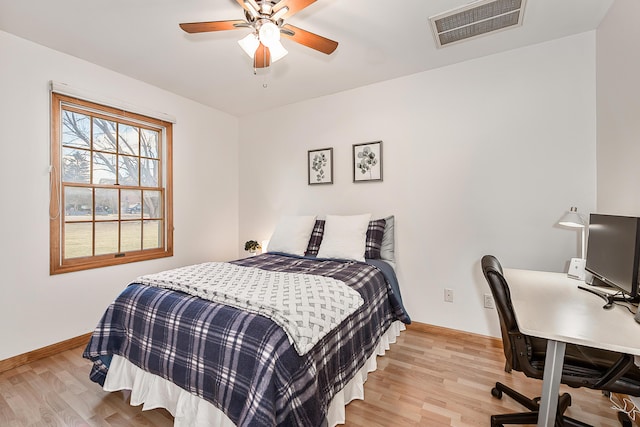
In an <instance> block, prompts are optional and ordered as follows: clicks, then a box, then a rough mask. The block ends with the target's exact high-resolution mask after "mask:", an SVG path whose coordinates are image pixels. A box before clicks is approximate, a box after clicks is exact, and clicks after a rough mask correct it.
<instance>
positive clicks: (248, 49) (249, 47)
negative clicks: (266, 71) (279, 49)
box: [238, 33, 260, 59]
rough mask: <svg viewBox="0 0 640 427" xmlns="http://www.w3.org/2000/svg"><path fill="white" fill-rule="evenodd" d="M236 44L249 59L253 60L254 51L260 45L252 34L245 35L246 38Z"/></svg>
mask: <svg viewBox="0 0 640 427" xmlns="http://www.w3.org/2000/svg"><path fill="white" fill-rule="evenodd" d="M238 44H239V45H240V47H241V48H242V50H244V52H245V53H246V54H247V55H248V56H249V58H251V59H253V57H254V55H255V54H256V49H257V48H258V45H259V44H260V41H259V40H258V37H256V35H255V34H254V33H251V34H247V36H246V37H243V38H242V39H240V40H238Z"/></svg>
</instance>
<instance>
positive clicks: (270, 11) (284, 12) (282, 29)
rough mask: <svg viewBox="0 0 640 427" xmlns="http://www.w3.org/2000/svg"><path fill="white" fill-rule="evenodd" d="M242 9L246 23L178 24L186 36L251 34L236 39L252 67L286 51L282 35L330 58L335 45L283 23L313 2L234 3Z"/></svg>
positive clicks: (253, 0) (252, 0)
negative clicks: (231, 32) (230, 32)
mask: <svg viewBox="0 0 640 427" xmlns="http://www.w3.org/2000/svg"><path fill="white" fill-rule="evenodd" d="M236 1H237V2H238V3H239V4H240V6H242V8H243V9H244V16H245V18H246V19H245V20H230V21H210V22H191V23H183V24H180V28H182V29H183V30H184V31H186V32H187V33H191V34H193V33H206V32H211V31H226V30H237V29H241V28H250V29H252V30H253V31H252V32H251V34H249V35H248V36H246V37H244V38H243V39H242V40H239V41H238V43H239V44H240V46H241V47H242V49H243V50H244V51H245V52H246V53H247V55H249V57H251V58H252V59H253V67H254V68H266V67H268V66H269V65H271V63H272V62H275V61H277V60H278V59H280V58H282V57H284V56H285V55H286V54H287V53H288V52H287V50H286V49H285V48H284V46H282V43H281V42H280V36H284V37H286V38H288V39H290V40H293V41H294V42H296V43H300V44H301V45H304V46H307V47H310V48H311V49H315V50H317V51H319V52H322V53H325V54H327V55H330V54H331V53H333V51H334V50H336V48H337V47H338V42H335V41H333V40H330V39H328V38H326V37H322V36H319V35H317V34H314V33H311V32H309V31H305V30H303V29H301V28H298V27H294V26H293V25H290V24H285V23H284V20H285V19H286V18H289V17H290V16H293V15H294V14H296V13H298V12H299V11H301V10H302V9H304V8H305V7H307V6H309V5H310V4H311V3H314V2H315V1H316V0H275V1H274V0H236Z"/></svg>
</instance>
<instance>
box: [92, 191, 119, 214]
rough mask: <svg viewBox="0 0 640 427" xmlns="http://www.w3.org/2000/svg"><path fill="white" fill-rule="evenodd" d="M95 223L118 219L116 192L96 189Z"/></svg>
mask: <svg viewBox="0 0 640 427" xmlns="http://www.w3.org/2000/svg"><path fill="white" fill-rule="evenodd" d="M95 211H96V221H113V220H117V219H118V190H115V189H114V190H111V189H106V188H96V207H95Z"/></svg>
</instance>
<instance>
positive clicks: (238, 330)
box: [83, 217, 410, 426]
mask: <svg viewBox="0 0 640 427" xmlns="http://www.w3.org/2000/svg"><path fill="white" fill-rule="evenodd" d="M329 219H330V218H329V217H327V223H326V227H325V230H320V231H318V230H319V228H321V227H320V226H324V225H325V224H321V223H320V221H319V220H316V219H315V217H313V223H311V226H309V221H310V219H309V218H307V219H306V225H305V227H304V228H305V230H306V232H305V233H302V235H301V236H299V239H298V240H300V242H304V249H303V253H302V254H300V253H299V252H300V251H299V250H298V253H291V252H296V251H292V250H287V251H286V252H279V251H276V250H274V249H272V247H271V244H270V245H269V248H270V251H269V253H266V254H262V255H257V256H253V257H249V258H245V259H241V260H236V261H232V262H229V263H203V264H198V265H196V266H188V267H184V268H181V269H176V270H170V271H169V272H161V273H158V274H154V275H147V276H142V277H141V278H138V279H136V280H134V281H133V282H132V283H131V284H129V286H127V287H126V288H125V289H124V290H123V292H122V293H121V294H120V295H119V296H118V297H117V298H116V300H115V301H114V302H113V303H112V304H111V305H110V306H109V307H108V308H107V310H106V312H105V313H104V315H103V317H102V319H101V321H100V322H99V324H98V326H97V327H96V329H95V331H94V333H93V335H92V337H91V340H90V342H89V344H88V345H87V347H86V349H85V352H84V355H83V356H84V357H85V358H88V359H90V360H91V361H92V362H93V365H92V368H91V373H90V378H91V380H93V381H94V382H96V383H98V384H100V385H102V386H103V387H104V388H105V390H108V391H113V390H120V389H130V390H132V394H131V403H132V404H134V405H135V404H140V403H144V405H145V406H144V409H151V408H154V407H164V408H166V409H168V410H169V411H170V412H171V413H172V414H173V415H174V420H175V421H174V423H175V425H185V426H186V425H190V426H193V425H219V426H225V425H237V426H248V425H251V426H276V425H277V426H301V425H304V426H324V425H329V426H333V425H335V424H337V423H340V422H344V405H345V404H346V403H348V402H349V401H350V400H352V399H353V398H362V384H363V382H364V380H365V379H366V373H367V372H368V371H371V370H374V369H375V357H376V355H377V354H381V353H383V352H384V350H385V349H386V348H388V344H389V343H390V342H393V340H394V338H395V336H396V335H397V334H399V332H400V330H402V329H403V324H408V323H410V318H409V316H408V314H407V313H406V310H405V309H404V307H403V305H402V298H401V296H400V289H399V287H398V283H397V278H396V276H395V273H394V269H393V267H392V265H391V263H389V262H388V260H387V261H385V260H384V259H381V258H380V257H378V258H368V259H362V260H357V261H356V260H354V259H349V258H341V257H333V256H326V254H327V253H328V252H327V251H323V250H322V248H321V247H322V245H323V244H322V243H321V242H320V241H321V239H322V238H323V237H324V238H325V239H327V235H331V233H325V231H327V232H328V231H330V227H329V225H330V224H333V222H330V221H329ZM377 221H378V222H377V224H376V223H374V221H367V225H368V227H367V228H366V230H367V236H368V239H367V244H371V245H374V246H375V245H376V243H375V242H373V243H371V236H370V235H371V234H374V233H373V232H371V230H372V227H373V228H376V227H378V228H380V227H381V228H382V230H383V231H384V230H386V231H389V228H388V227H386V226H385V223H384V222H380V221H385V220H377ZM372 223H373V224H372ZM381 224H382V225H381ZM307 229H309V230H307ZM338 230H340V228H339V227H336V228H333V231H334V232H337V231H338ZM276 231H277V229H276ZM314 233H315V238H314ZM275 234H276V233H275V232H274V236H272V239H273V238H274V237H276V236H275ZM380 234H381V235H380V236H379V237H378V238H377V241H378V242H379V243H378V244H377V245H378V249H379V248H380V245H381V241H382V233H380ZM305 239H306V240H305ZM276 240H277V239H276ZM290 240H291V236H290V235H289V236H287V241H290ZM329 240H331V239H327V240H326V241H325V243H327V242H328V241H329ZM276 243H277V242H276ZM298 246H300V244H299V245H298ZM274 248H278V245H277V244H276V245H275V246H274ZM325 248H329V246H327V245H325ZM329 249H330V248H329ZM329 252H331V251H329ZM374 252H375V248H374ZM365 254H369V255H371V251H366V252H365ZM374 255H375V254H374ZM212 272H214V273H212ZM212 274H215V275H216V277H222V276H220V274H224V275H225V276H224V277H230V279H228V280H229V283H228V285H229V289H234V290H235V289H237V288H239V289H241V290H242V291H238V292H240V293H243V292H244V289H245V287H247V288H250V291H248V292H258V293H257V294H252V295H253V297H252V298H248V299H247V300H246V301H245V300H243V299H242V298H239V297H238V296H237V295H236V294H233V295H231V297H229V295H227V294H225V296H224V297H225V298H227V299H224V300H223V302H220V300H219V299H218V298H220V296H219V295H215V296H214V297H212V296H211V295H208V294H206V293H207V292H209V291H208V289H210V288H209V287H208V283H205V285H207V286H204V285H203V286H202V287H198V286H196V284H197V283H201V282H203V281H204V282H208V281H210V277H211V275H212ZM174 278H178V279H176V280H174ZM186 278H188V279H186ZM226 280H227V279H225V281H226ZM216 281H217V282H220V280H218V279H216ZM176 282H185V283H182V284H176ZM290 282H291V283H290ZM293 282H295V283H293ZM283 283H284V284H283ZM272 285H273V286H274V287H275V290H273V295H272V296H271V297H270V296H265V295H263V293H264V292H265V291H264V289H265V288H270V287H271V286H272ZM330 286H337V287H336V288H335V289H333V288H331V287H330ZM283 287H284V288H283ZM305 287H306V288H308V289H311V290H312V291H313V292H315V293H314V294H313V296H312V297H309V296H305V295H306V294H305V293H304V292H300V291H299V289H304V288H305ZM203 289H205V291H203ZM283 289H290V290H291V291H290V292H289V291H283ZM318 289H323V291H322V292H325V293H326V295H325V296H324V297H323V298H324V299H322V300H319V299H318V298H320V297H319V296H318V295H317V294H316V293H318V292H320V291H318ZM326 289H332V290H331V291H330V292H329V291H327V290H326ZM203 292H204V294H203ZM216 292H217V291H216ZM234 292H236V291H234ZM283 292H284V293H283ZM287 292H289V293H287ZM221 293H222V292H221ZM205 294H206V295H205ZM293 294H295V298H298V299H295V298H294V297H292V296H291V295H293ZM300 294H302V295H300ZM255 295H258V298H256V297H255ZM283 295H285V297H283ZM270 298H271V299H272V300H273V301H275V303H276V305H282V306H284V308H283V309H284V310H285V311H286V310H287V309H289V310H291V312H287V315H286V316H280V317H285V318H289V317H295V318H296V321H294V322H292V323H290V324H283V323H282V322H287V321H289V319H280V318H279V315H276V314H273V313H272V312H271V310H272V306H271V305H269V301H270ZM300 298H302V300H300ZM283 300H284V301H285V303H282V301H283ZM247 301H253V302H247ZM256 301H258V302H257V303H256ZM301 301H304V303H301ZM314 304H315V306H314ZM332 304H336V305H337V306H338V308H337V309H335V310H332V311H331V312H329V310H328V308H326V307H329V306H332ZM257 305H260V306H261V307H256V306H257ZM262 305H264V306H265V307H266V310H267V311H266V312H265V308H264V307H262ZM302 306H304V307H307V306H313V309H312V310H309V311H311V312H315V314H308V311H304V310H303V311H302V312H301V311H300V307H302ZM296 313H297V314H296ZM308 317H311V318H316V319H318V322H316V323H312V326H309V323H305V322H308V319H307V318H308ZM301 319H302V320H301ZM319 323H325V324H324V325H319ZM296 325H298V326H296ZM301 325H302V326H301ZM318 330H320V333H319V334H318Z"/></svg>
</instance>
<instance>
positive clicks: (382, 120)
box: [240, 32, 596, 336]
mask: <svg viewBox="0 0 640 427" xmlns="http://www.w3.org/2000/svg"><path fill="white" fill-rule="evenodd" d="M327 78H331V76H327ZM595 108H596V106H595V32H589V33H584V34H580V35H576V36H572V37H568V38H565V39H560V40H556V41H552V42H548V43H544V44H540V45H536V46H531V47H527V48H523V49H518V50H514V51H509V52H506V53H502V54H498V55H493V56H490V57H485V58H480V59H477V60H473V61H469V62H465V63H461V64H457V65H454V66H450V67H446V68H441V69H437V70H433V71H429V72H424V73H420V74H416V75H412V76H408V77H404V78H400V79H396V80H392V81H387V82H383V83H379V84H375V85H371V86H368V87H363V88H360V89H356V90H351V91H348V92H342V93H338V94H335V95H331V96H327V97H323V98H318V99H314V100H310V101H306V102H301V103H298V104H294V105H290V106H286V107H283V108H279V109H274V110H271V111H268V112H264V113H260V114H255V115H251V116H248V117H243V118H241V122H240V169H241V176H240V240H241V241H244V240H248V239H256V240H261V239H266V238H268V237H269V235H270V233H271V230H272V228H273V226H274V224H275V222H276V221H277V219H278V217H279V216H280V215H282V214H319V215H324V214H356V213H362V212H371V213H373V214H374V216H375V217H381V216H384V215H387V214H395V215H396V218H397V255H398V273H399V277H400V281H401V287H402V290H403V296H404V300H405V302H406V306H407V308H408V310H409V312H410V315H411V316H412V318H413V319H414V320H416V321H420V322H425V323H430V324H436V325H443V326H446V327H450V328H456V329H461V330H465V331H471V332H476V333H482V334H489V335H494V336H499V325H498V322H497V315H496V313H495V311H492V310H486V309H484V308H483V307H482V304H483V297H482V295H483V294H484V293H485V292H488V286H487V285H486V284H485V282H484V280H483V278H482V274H481V272H480V269H479V260H480V258H481V257H482V255H483V254H488V253H491V254H494V255H496V256H498V257H499V258H500V259H501V261H502V263H503V265H504V266H506V267H515V268H529V269H544V270H551V271H562V270H564V269H565V268H566V262H567V261H568V259H569V258H571V257H572V256H576V255H577V254H578V251H579V243H578V235H577V233H576V232H575V231H571V230H566V229H562V228H559V227H557V226H555V223H556V221H557V220H558V219H559V218H560V216H561V215H562V214H563V212H564V211H565V210H567V209H568V208H569V206H571V205H576V206H578V207H579V209H580V210H581V211H582V212H589V211H591V210H593V209H594V207H595V197H596V195H595V188H596V173H595V167H596V159H595V132H596V130H595V121H596V117H595V113H596V111H595ZM376 140H382V141H383V145H384V147H383V151H384V153H383V156H384V157H383V158H384V182H382V183H366V184H362V183H359V184H354V183H352V182H351V181H352V165H351V146H352V144H356V143H362V142H368V141H376ZM325 147H333V148H334V184H333V185H324V186H308V185H307V160H306V158H307V150H309V149H318V148H325ZM444 288H452V289H453V290H454V303H453V304H451V303H445V302H443V289H444Z"/></svg>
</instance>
